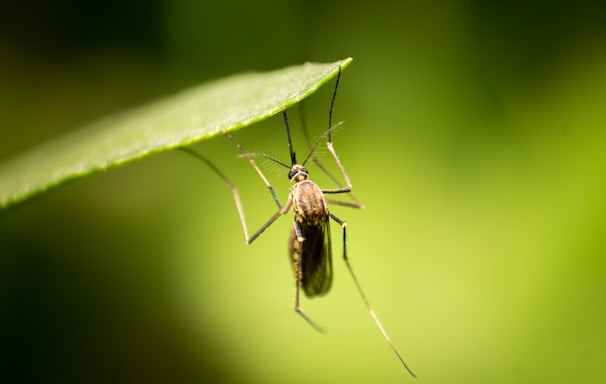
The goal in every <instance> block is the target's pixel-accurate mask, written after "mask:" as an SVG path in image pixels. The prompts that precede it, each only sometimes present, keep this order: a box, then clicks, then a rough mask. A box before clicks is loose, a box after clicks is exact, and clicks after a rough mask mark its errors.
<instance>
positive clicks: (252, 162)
mask: <svg viewBox="0 0 606 384" xmlns="http://www.w3.org/2000/svg"><path fill="white" fill-rule="evenodd" d="M223 134H224V135H225V136H226V137H227V138H228V139H229V140H231V141H232V143H234V144H235V146H236V147H237V148H238V150H240V152H241V153H242V155H243V156H244V157H246V159H247V160H248V162H249V163H250V165H252V167H253V168H254V169H255V171H257V174H258V175H259V176H260V177H261V179H262V180H263V182H264V183H265V185H266V186H267V188H269V192H270V193H271V197H272V198H273V199H274V201H275V202H276V205H278V209H280V208H282V206H281V205H280V201H279V200H278V196H276V191H274V187H272V185H271V184H270V183H269V181H268V180H267V178H266V177H265V175H264V174H263V172H261V169H260V168H259V167H258V166H257V163H255V160H254V159H253V158H252V156H251V155H250V153H248V152H247V151H246V150H245V149H244V148H243V147H242V145H241V144H240V143H239V142H238V141H237V140H236V139H235V138H234V137H233V136H232V135H230V134H229V133H227V132H223Z"/></svg>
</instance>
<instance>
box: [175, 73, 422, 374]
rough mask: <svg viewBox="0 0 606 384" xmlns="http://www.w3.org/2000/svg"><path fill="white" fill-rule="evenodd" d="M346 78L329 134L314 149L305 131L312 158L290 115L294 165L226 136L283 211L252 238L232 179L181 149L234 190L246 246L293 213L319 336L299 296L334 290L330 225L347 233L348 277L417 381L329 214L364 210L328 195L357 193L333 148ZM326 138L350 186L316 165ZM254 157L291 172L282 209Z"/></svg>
mask: <svg viewBox="0 0 606 384" xmlns="http://www.w3.org/2000/svg"><path fill="white" fill-rule="evenodd" d="M340 77H341V68H339V72H338V74H337V79H336V82H335V88H334V91H333V94H332V100H331V104H330V110H329V117H328V130H327V131H326V132H325V133H324V135H322V136H321V137H320V138H318V139H317V140H316V141H315V143H314V144H313V145H311V143H310V141H309V138H308V136H307V132H306V131H305V138H306V140H307V142H308V146H309V147H310V149H309V153H308V155H307V157H305V159H304V160H303V161H302V162H298V161H297V156H296V153H295V151H294V149H293V144H292V138H291V134H290V125H289V122H288V116H287V113H286V110H284V111H282V115H283V117H284V124H285V126H286V136H287V138H288V148H289V154H290V163H291V164H290V165H288V164H286V163H284V162H282V161H280V160H278V159H276V158H273V157H271V156H268V155H264V154H252V153H249V152H247V151H246V150H245V149H244V148H243V147H242V145H240V143H239V142H238V141H237V140H236V139H235V138H234V137H233V136H232V135H230V134H229V133H227V132H223V133H224V135H225V136H226V137H227V138H228V139H230V140H231V141H232V142H233V143H234V144H235V146H236V147H237V148H238V150H239V151H240V152H241V154H242V156H243V157H244V158H246V159H247V160H248V162H249V163H250V164H251V165H252V167H253V168H254V169H255V171H256V172H257V173H258V174H259V176H260V177H261V179H262V180H263V182H264V183H265V185H266V186H267V187H268V189H269V191H270V193H271V195H272V198H273V200H274V201H275V203H276V205H277V206H278V211H277V212H276V213H275V214H274V215H273V216H272V217H271V218H270V219H269V220H267V222H266V223H265V224H263V225H262V226H261V228H259V229H258V230H257V231H256V232H255V233H253V234H252V235H251V236H249V234H248V228H247V226H246V220H245V217H244V211H243V209H242V203H241V201H240V196H239V193H238V189H237V188H236V186H235V185H234V184H232V183H231V182H230V181H229V180H228V178H227V177H226V176H225V175H224V174H223V173H222V172H221V171H220V170H219V169H218V168H217V167H216V166H215V165H214V164H213V163H211V162H210V161H209V160H207V159H206V158H204V157H203V156H201V155H199V154H198V153H197V152H194V151H191V150H190V149H187V148H181V149H182V150H184V151H186V152H188V153H190V154H192V155H194V156H196V157H198V158H199V159H201V160H202V161H204V162H205V163H206V164H207V165H208V166H209V167H211V168H212V169H213V171H214V172H215V173H217V175H218V176H219V177H220V178H221V179H222V180H223V181H224V182H225V183H226V184H227V185H228V186H229V188H230V189H231V191H232V193H233V196H234V200H235V203H236V208H237V210H238V215H239V216H240V222H241V225H242V231H243V232H244V238H245V241H246V243H247V244H250V243H252V242H253V241H254V240H255V239H256V238H257V237H259V236H260V235H261V234H262V233H263V232H264V231H265V230H266V229H267V228H269V227H270V226H271V225H272V224H273V223H274V222H275V221H276V220H277V219H278V218H279V217H281V216H282V215H284V214H286V213H287V212H288V211H289V210H291V209H292V211H293V225H292V227H291V230H290V237H289V240H288V241H289V242H288V248H289V254H290V260H291V262H292V266H293V270H294V274H295V281H296V293H295V311H296V313H298V314H299V315H300V316H301V317H302V318H303V319H304V320H305V321H306V322H307V323H309V324H310V325H311V326H312V327H313V328H315V329H316V330H318V331H320V332H321V331H322V330H321V328H320V327H319V326H318V325H317V324H316V323H315V322H313V321H312V320H311V319H310V318H309V317H308V316H307V315H306V314H305V312H303V309H302V308H301V302H300V293H301V290H303V292H304V293H305V295H306V296H307V297H310V298H311V297H315V296H321V295H324V294H326V293H328V291H329V290H330V287H331V285H332V277H333V270H332V247H331V234H330V220H331V219H332V220H333V221H335V222H336V223H337V224H338V225H339V226H340V227H341V228H342V230H343V260H344V261H345V264H346V266H347V269H348V270H349V273H350V275H351V277H352V279H353V281H354V284H355V285H356V288H357V290H358V292H359V294H360V296H361V297H362V300H363V301H364V303H365V305H366V308H367V310H368V312H369V313H370V315H371V317H372V318H373V320H374V322H375V324H376V325H377V327H378V328H379V330H380V331H381V333H382V335H383V337H384V338H385V341H386V342H387V343H388V345H389V346H390V348H391V349H392V350H393V352H394V353H395V354H396V356H397V357H398V359H399V360H400V362H401V363H402V365H403V366H404V367H405V368H406V370H407V371H408V372H409V373H410V375H412V376H413V377H415V378H416V376H415V374H414V373H413V372H412V370H411V369H410V368H409V367H408V365H407V364H406V362H405V361H404V359H403V358H402V356H401V355H400V353H399V352H398V350H397V349H396V347H395V345H394V344H393V343H392V341H391V340H390V338H389V336H388V335H387V332H386V331H385V328H384V327H383V325H382V324H381V322H380V321H379V318H378V317H377V315H376V314H375V311H374V310H373V308H372V307H371V305H370V303H369V301H368V299H367V298H366V295H365V294H364V291H363V290H362V287H361V285H360V283H359V282H358V279H357V277H356V275H355V273H354V271H353V269H352V267H351V264H350V262H349V259H348V258H347V248H346V241H347V231H346V228H347V225H346V223H345V221H343V220H341V219H340V218H339V217H337V216H336V215H334V214H333V213H332V212H331V211H330V209H329V208H328V204H329V203H330V204H335V205H342V206H346V207H351V208H362V204H360V203H359V202H358V201H357V200H356V199H355V198H354V197H353V196H351V195H349V196H350V197H351V198H352V200H353V202H344V201H339V200H332V199H329V198H327V197H325V195H332V194H349V193H350V192H351V190H352V183H351V181H350V179H349V176H348V175H347V173H346V172H345V168H344V167H343V164H342V163H341V161H340V160H339V157H338V156H337V153H336V152H335V149H334V146H333V143H332V133H333V131H334V129H335V128H336V126H333V125H332V112H333V107H334V102H335V98H336V94H337V89H338V86H339V80H340ZM324 138H326V146H327V148H328V151H329V152H330V154H331V155H332V157H333V159H334V161H335V162H336V164H337V167H338V168H339V171H340V172H341V175H342V177H343V179H344V181H345V185H342V184H339V182H338V181H337V180H336V179H335V178H334V177H332V175H330V173H329V172H328V171H327V170H326V169H325V168H324V167H322V165H321V164H320V163H319V162H318V161H317V159H316V158H315V156H314V151H315V149H316V147H317V146H318V144H319V143H320V141H321V140H322V139H324ZM255 157H263V158H265V159H267V160H270V161H272V162H275V163H276V164H278V165H280V166H283V167H286V168H287V169H289V172H288V179H289V180H290V182H291V184H292V186H291V191H290V194H289V195H288V200H287V201H286V204H284V205H282V204H280V201H279V200H278V197H277V195H276V193H275V191H274V188H273V186H272V185H271V184H270V183H269V181H268V180H267V178H266V177H265V175H264V174H263V172H261V169H260V168H259V167H258V166H257V164H256V162H255V160H254V158H255ZM308 161H311V162H313V163H314V164H316V165H317V166H318V167H319V169H321V170H322V171H323V172H324V173H326V174H327V175H328V176H329V178H330V179H331V180H332V181H334V182H335V184H336V185H337V187H336V188H328V189H325V188H320V187H319V186H318V185H316V184H315V183H314V182H313V181H311V180H310V178H309V171H308V170H307V168H305V164H306V163H307V162H308Z"/></svg>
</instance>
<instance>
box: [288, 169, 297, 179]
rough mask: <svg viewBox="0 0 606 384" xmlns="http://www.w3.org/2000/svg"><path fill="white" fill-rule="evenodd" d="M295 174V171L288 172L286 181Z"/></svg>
mask: <svg viewBox="0 0 606 384" xmlns="http://www.w3.org/2000/svg"><path fill="white" fill-rule="evenodd" d="M296 174H297V172H295V171H290V172H288V180H292V178H293V177H295V175H296Z"/></svg>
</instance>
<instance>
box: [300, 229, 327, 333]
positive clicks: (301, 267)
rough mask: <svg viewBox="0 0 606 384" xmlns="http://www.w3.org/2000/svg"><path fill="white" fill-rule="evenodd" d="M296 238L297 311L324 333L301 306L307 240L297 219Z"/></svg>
mask: <svg viewBox="0 0 606 384" xmlns="http://www.w3.org/2000/svg"><path fill="white" fill-rule="evenodd" d="M293 231H294V232H295V233H294V236H293V237H294V238H295V239H294V240H295V241H297V242H298V246H297V247H296V251H295V263H296V264H295V281H296V283H295V284H296V288H295V312H297V313H298V314H299V315H300V316H301V317H302V318H303V320H305V321H306V322H307V323H308V324H309V325H311V326H312V327H313V328H314V329H315V330H316V331H318V332H320V333H324V330H323V329H322V327H320V326H319V325H318V324H316V323H315V322H314V321H312V320H311V319H310V318H309V317H307V315H306V314H305V312H303V308H301V299H300V297H301V287H302V286H303V257H302V255H301V250H302V249H303V245H302V243H303V242H304V241H305V238H304V237H303V232H302V231H301V227H300V226H299V223H297V221H296V220H295V221H294V229H293Z"/></svg>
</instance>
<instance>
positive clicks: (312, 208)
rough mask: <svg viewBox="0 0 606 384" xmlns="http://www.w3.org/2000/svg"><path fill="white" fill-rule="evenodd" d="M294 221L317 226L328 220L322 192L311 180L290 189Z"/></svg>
mask: <svg viewBox="0 0 606 384" xmlns="http://www.w3.org/2000/svg"><path fill="white" fill-rule="evenodd" d="M292 198H293V212H294V214H295V220H297V222H299V223H306V224H308V225H319V224H320V223H322V222H325V221H327V220H328V215H329V214H328V207H327V206H326V201H325V200H324V194H323V193H322V190H321V189H320V188H319V187H318V186H317V185H316V183H314V182H313V181H311V180H303V181H299V182H298V183H296V184H294V185H293V187H292Z"/></svg>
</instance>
